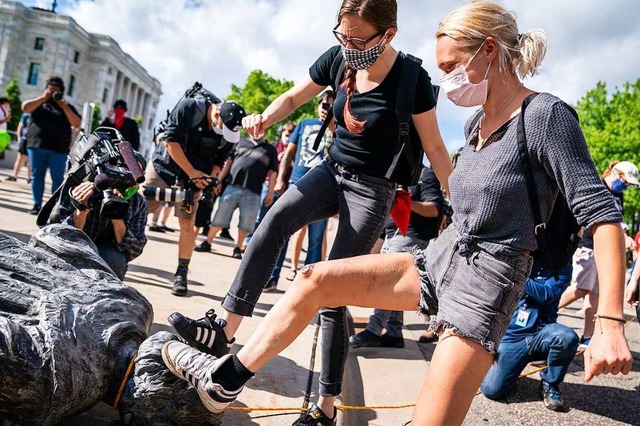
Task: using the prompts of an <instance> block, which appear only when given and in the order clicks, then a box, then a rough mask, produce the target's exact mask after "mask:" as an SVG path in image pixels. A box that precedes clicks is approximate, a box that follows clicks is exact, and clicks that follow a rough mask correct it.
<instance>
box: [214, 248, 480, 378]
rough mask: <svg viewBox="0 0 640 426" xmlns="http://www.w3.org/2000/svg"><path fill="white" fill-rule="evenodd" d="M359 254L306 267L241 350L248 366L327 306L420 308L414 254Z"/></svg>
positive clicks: (267, 355)
mask: <svg viewBox="0 0 640 426" xmlns="http://www.w3.org/2000/svg"><path fill="white" fill-rule="evenodd" d="M357 260H358V261H357V262H354V261H353V259H339V260H331V261H328V262H320V263H316V264H314V265H307V266H306V267H305V268H303V270H302V271H301V272H300V273H299V274H298V276H297V277H296V279H295V282H294V285H292V286H291V287H290V288H289V290H288V291H287V292H286V293H285V294H284V295H283V296H282V298H280V300H279V301H278V302H277V303H276V304H275V306H274V307H273V308H271V310H270V311H269V313H268V314H267V316H266V317H265V318H264V320H263V321H262V322H260V324H259V325H258V328H257V329H256V331H255V332H254V333H253V334H252V336H251V337H250V338H249V341H248V342H247V344H246V345H245V346H244V347H243V348H242V349H241V350H240V352H238V358H239V359H240V361H241V362H242V363H243V364H244V365H245V367H247V368H248V369H249V370H251V371H253V372H255V371H257V370H259V369H260V368H262V367H263V366H264V365H265V364H266V363H267V362H269V360H271V359H272V358H273V357H275V356H276V355H277V354H278V353H280V352H281V351H282V350H283V349H284V348H286V347H287V346H289V344H291V342H293V341H294V340H295V338H296V337H297V336H298V335H299V334H300V333H301V332H302V331H303V330H304V329H305V327H307V325H308V323H309V321H310V320H311V318H312V317H313V315H314V314H315V313H316V312H318V310H319V309H320V308H321V307H323V306H328V307H335V306H344V305H354V306H363V307H371V308H373V307H378V308H382V309H390V310H396V311H408V310H413V309H416V307H417V306H418V302H419V299H420V278H419V276H418V271H417V270H416V267H415V266H414V263H413V258H412V257H411V255H410V254H407V253H401V254H387V255H368V256H362V257H358V258H357ZM344 283H349V285H348V286H345V285H344ZM282 324H287V326H286V327H282ZM225 328H226V327H225ZM478 385H479V383H478Z"/></svg>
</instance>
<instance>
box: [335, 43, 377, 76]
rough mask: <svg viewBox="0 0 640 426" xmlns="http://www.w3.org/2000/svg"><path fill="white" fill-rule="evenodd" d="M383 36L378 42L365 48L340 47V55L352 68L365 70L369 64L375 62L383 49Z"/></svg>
mask: <svg viewBox="0 0 640 426" xmlns="http://www.w3.org/2000/svg"><path fill="white" fill-rule="evenodd" d="M383 42H384V37H382V39H381V40H380V42H379V43H377V44H375V45H373V46H371V47H370V48H368V49H365V50H358V49H347V48H346V47H344V46H341V47H342V56H343V57H344V61H345V62H346V63H347V64H348V65H349V66H350V67H351V68H353V69H356V70H366V69H367V68H369V67H370V66H371V65H373V64H375V63H376V61H377V60H378V58H379V57H380V55H382V52H383V51H384V44H383Z"/></svg>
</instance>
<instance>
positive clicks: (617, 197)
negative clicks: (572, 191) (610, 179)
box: [559, 179, 624, 250]
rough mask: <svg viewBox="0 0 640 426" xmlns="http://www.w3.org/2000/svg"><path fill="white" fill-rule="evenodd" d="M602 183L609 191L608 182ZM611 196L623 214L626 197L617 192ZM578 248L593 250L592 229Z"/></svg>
mask: <svg viewBox="0 0 640 426" xmlns="http://www.w3.org/2000/svg"><path fill="white" fill-rule="evenodd" d="M602 183H603V184H604V186H605V187H606V188H607V189H609V186H608V185H607V182H605V180H604V179H602ZM609 192H611V190H610V189H609ZM560 195H562V194H560ZM560 195H559V196H560ZM611 195H613V201H615V202H616V207H618V209H619V210H620V213H622V212H623V207H624V195H623V194H616V193H615V192H611ZM578 247H584V248H588V249H591V250H593V232H591V229H590V228H587V229H585V230H584V233H583V235H582V239H581V240H580V243H578Z"/></svg>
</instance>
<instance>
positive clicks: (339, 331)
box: [222, 159, 395, 396]
mask: <svg viewBox="0 0 640 426" xmlns="http://www.w3.org/2000/svg"><path fill="white" fill-rule="evenodd" d="M394 195H395V184H393V183H391V182H389V181H387V180H385V179H381V178H375V177H371V176H366V175H363V174H356V173H354V172H352V171H350V170H349V169H347V168H345V167H343V166H341V165H340V164H336V163H333V162H332V161H330V160H329V159H327V160H325V161H324V162H322V164H320V165H318V166H316V167H314V168H313V169H311V170H310V171H309V172H308V173H307V174H305V175H304V177H303V178H302V179H300V180H299V181H298V182H297V183H296V184H295V185H293V186H292V187H290V188H289V189H288V190H287V191H286V192H285V193H284V194H283V195H282V197H280V198H279V199H278V201H277V202H276V203H274V205H273V207H271V209H270V210H269V212H268V213H267V215H266V216H265V217H264V219H263V221H262V222H261V223H260V225H259V226H258V229H256V231H255V233H254V234H253V237H252V239H251V244H249V245H248V246H247V251H246V252H245V254H244V256H243V258H242V261H241V262H240V266H239V268H238V272H237V273H236V276H235V279H234V280H233V283H232V284H231V288H230V289H229V292H228V293H227V295H226V296H225V298H224V299H223V301H222V306H223V307H224V309H226V310H227V311H230V312H234V313H236V314H239V315H243V316H251V314H252V313H253V309H254V307H255V305H256V303H257V302H258V298H259V297H260V294H262V290H263V288H264V286H265V284H266V283H267V280H268V279H269V277H270V276H271V273H272V271H273V268H274V266H275V264H276V261H277V260H278V256H279V254H280V250H281V249H282V247H283V246H284V244H285V242H286V241H287V240H288V239H289V237H290V236H291V235H292V234H293V233H294V232H296V231H297V230H298V229H300V228H302V227H303V226H305V225H307V224H309V223H311V222H314V221H317V220H320V219H325V218H328V217H331V216H333V215H334V214H336V213H338V215H339V216H338V217H339V225H338V231H337V233H336V239H335V242H334V244H333V247H332V248H331V252H330V254H329V259H344V258H347V257H353V256H359V255H362V254H365V253H369V252H370V251H371V248H372V247H373V244H374V243H375V240H376V238H377V237H378V236H379V235H380V233H381V232H382V228H383V227H384V224H385V221H386V219H387V217H388V216H389V211H390V209H391V205H392V203H393V199H394ZM320 318H321V329H322V371H321V373H320V395H322V396H335V395H339V394H340V392H341V388H342V374H343V371H344V364H345V360H346V357H347V350H348V348H349V345H348V338H349V333H348V328H347V320H346V308H345V307H344V306H343V307H339V308H324V309H322V310H321V311H320Z"/></svg>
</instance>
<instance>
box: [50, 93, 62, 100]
mask: <svg viewBox="0 0 640 426" xmlns="http://www.w3.org/2000/svg"><path fill="white" fill-rule="evenodd" d="M51 97H52V98H53V100H55V101H61V100H62V93H60V92H53V95H51Z"/></svg>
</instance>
